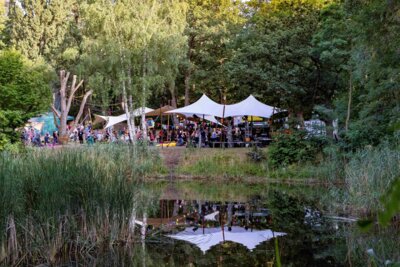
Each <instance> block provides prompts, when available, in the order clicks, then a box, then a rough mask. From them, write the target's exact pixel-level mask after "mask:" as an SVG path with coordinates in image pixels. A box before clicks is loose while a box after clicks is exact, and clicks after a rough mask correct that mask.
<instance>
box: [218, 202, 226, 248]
mask: <svg viewBox="0 0 400 267" xmlns="http://www.w3.org/2000/svg"><path fill="white" fill-rule="evenodd" d="M219 217H220V220H221V228H222V240H223V242H225V231H224V218H223V213H222V207H221V212H220V216H219Z"/></svg>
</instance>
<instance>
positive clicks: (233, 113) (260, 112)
mask: <svg viewBox="0 0 400 267" xmlns="http://www.w3.org/2000/svg"><path fill="white" fill-rule="evenodd" d="M276 111H277V108H275V107H271V106H268V105H266V104H264V103H261V102H260V101H258V100H257V99H256V98H255V97H254V96H253V95H250V96H249V97H248V98H246V99H245V100H243V101H241V102H239V103H237V104H232V105H226V106H225V117H237V116H257V117H262V118H269V117H271V116H272V115H273V114H274V112H276Z"/></svg>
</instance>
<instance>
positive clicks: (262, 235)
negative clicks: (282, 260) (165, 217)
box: [168, 226, 285, 253]
mask: <svg viewBox="0 0 400 267" xmlns="http://www.w3.org/2000/svg"><path fill="white" fill-rule="evenodd" d="M192 229H193V228H190V227H188V228H186V229H185V230H184V231H183V232H180V233H178V234H176V235H168V237H171V238H174V239H178V240H183V241H187V242H190V243H192V244H195V245H196V246H198V247H199V248H200V249H201V251H203V253H205V252H206V251H207V250H209V249H210V248H211V247H212V246H215V245H217V244H219V243H221V242H223V236H222V230H221V228H220V227H216V228H205V229H204V231H205V233H204V234H203V230H202V229H198V230H197V231H196V232H194V231H193V230H192ZM224 235H225V241H232V242H235V243H239V244H242V245H244V246H246V247H247V248H248V249H249V250H253V249H254V248H255V247H256V246H257V245H258V244H260V243H261V242H264V241H266V240H269V239H271V238H273V236H274V235H275V236H282V235H285V233H278V232H275V233H274V235H273V234H272V231H271V230H253V231H251V230H247V231H246V230H245V229H244V228H242V227H238V226H233V227H232V231H227V228H226V227H225V229H224Z"/></svg>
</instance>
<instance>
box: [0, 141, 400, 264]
mask: <svg viewBox="0 0 400 267" xmlns="http://www.w3.org/2000/svg"><path fill="white" fill-rule="evenodd" d="M397 148H398V146H393V145H392V146H389V145H385V146H381V147H379V148H367V149H366V150H363V151H359V152H356V153H354V154H353V155H352V156H351V158H350V159H349V160H348V161H347V162H346V165H342V168H343V171H342V172H341V173H342V174H343V176H342V177H338V176H333V175H332V176H327V177H324V176H321V174H326V175H329V172H330V171H332V170H335V172H334V174H335V175H337V170H336V168H338V164H339V163H338V162H335V161H332V160H330V161H329V164H327V163H326V162H324V161H320V163H319V164H317V163H315V162H314V163H311V162H310V163H296V164H294V165H293V166H288V167H286V169H281V168H270V169H268V168H269V167H265V166H266V165H267V164H268V163H267V161H268V149H269V148H267V149H262V150H258V151H253V149H214V150H213V149H184V150H181V151H182V153H183V154H181V155H177V158H176V160H177V161H178V162H172V163H171V166H173V167H172V168H173V170H170V174H169V175H168V166H166V165H165V162H163V157H165V156H166V155H168V151H169V150H168V149H164V151H161V150H160V149H156V148H148V147H146V146H143V145H134V146H133V145H114V146H110V145H95V146H85V147H79V148H76V147H62V148H60V149H27V150H25V151H22V152H19V153H10V152H2V154H1V157H0V218H1V220H0V229H1V231H2V235H0V265H1V264H14V265H21V264H22V265H26V264H40V263H47V264H50V265H52V264H53V265H57V264H61V263H63V262H69V261H71V260H72V261H75V260H77V261H83V262H84V261H85V260H87V259H89V258H91V257H93V256H94V255H97V254H98V253H101V251H106V250H107V249H109V248H117V247H120V246H122V247H124V246H126V245H129V244H131V245H133V244H134V243H136V242H138V241H139V240H141V239H140V234H139V231H136V233H135V230H134V229H135V227H133V228H132V226H131V221H132V218H143V217H146V216H148V217H151V216H154V215H155V214H156V213H157V207H156V206H154V205H156V204H154V203H158V199H159V197H160V195H161V194H162V190H163V188H165V186H166V185H168V184H171V181H172V182H173V183H172V184H175V185H177V186H178V187H181V189H182V188H186V189H185V190H187V189H190V190H189V191H187V192H188V193H187V194H189V195H191V196H193V193H191V192H198V193H197V194H200V195H201V194H203V195H204V196H203V197H204V198H206V196H209V197H210V196H211V197H212V196H221V197H222V196H225V197H226V196H227V195H226V194H228V195H229V196H231V195H232V194H234V195H240V194H242V193H243V192H245V191H246V190H250V192H252V190H255V191H254V193H255V194H262V192H267V193H268V192H272V191H273V190H274V188H275V190H276V188H278V191H282V192H291V191H293V192H295V191H296V189H297V191H299V190H300V191H301V192H297V193H289V195H290V194H294V195H295V194H300V195H302V197H301V199H303V198H306V199H309V200H308V201H310V199H312V201H314V202H315V201H316V200H317V199H320V200H321V201H323V202H321V203H320V204H319V205H320V206H321V205H322V206H324V207H325V208H326V210H328V211H331V213H332V214H342V215H344V216H349V215H352V216H359V215H366V214H367V215H368V214H369V215H373V214H376V213H377V212H378V211H379V210H380V209H382V206H381V204H380V196H381V195H382V194H384V193H385V192H386V190H387V188H388V186H389V185H390V182H391V181H393V180H394V179H395V178H396V175H398V174H399V172H400V167H399V166H400V164H399V163H400V152H399V151H400V150H398V149H397ZM173 150H174V149H171V150H170V151H173ZM249 152H254V153H262V154H263V157H262V159H261V160H256V161H254V162H253V159H254V157H253V156H252V155H251V154H249ZM329 157H330V156H328V158H329ZM169 160H171V159H169ZM164 161H165V159H164ZM312 164H314V167H313V168H311V169H310V166H312ZM245 166H247V167H245ZM260 166H264V167H261V170H257V168H260ZM321 166H322V167H321ZM169 168H171V167H169ZM318 168H321V169H322V170H318ZM267 170H268V171H269V173H272V174H273V176H272V177H274V178H270V179H267V178H265V176H259V177H258V178H254V176H248V175H250V174H253V175H254V174H259V175H263V174H266V173H267ZM201 173H203V174H204V175H203V176H199V174H201ZM310 173H319V174H320V176H319V177H318V178H314V179H309V178H305V177H306V175H305V174H310ZM175 174H176V177H175V176H173V177H172V176H171V175H175ZM281 174H282V178H278V176H279V175H281ZM283 174H286V175H287V176H286V177H285V175H283ZM289 174H290V175H297V176H295V177H296V178H294V179H289V178H288V175H289ZM199 177H203V179H199ZM275 177H276V178H275ZM171 179H172V180H171ZM340 179H342V180H340ZM339 181H341V183H340V185H338V184H337V183H338V182H339ZM272 183H274V184H272ZM268 184H271V185H268ZM213 185H215V186H213ZM309 185H311V186H309ZM321 185H323V186H321ZM231 187H233V188H234V189H232V190H233V191H231V190H227V189H228V188H231ZM279 188H281V189H279ZM290 188H291V189H290ZM307 188H309V189H307ZM315 188H319V189H318V190H314V189H315ZM224 189H225V190H224ZM322 189H323V191H322ZM185 190H183V192H184V191H185ZM271 190H272V191H271ZM181 191H182V190H181ZM232 192H233V193H232ZM235 192H236V193H235ZM268 194H269V193H268ZM305 203H306V202H305ZM322 203H323V204H322ZM360 240H368V242H369V244H370V241H371V239H370V237H368V236H363V237H354V240H353V241H354V242H361V241H360ZM390 240H392V241H393V242H395V241H394V240H393V239H390ZM392 241H391V242H392ZM361 243H362V242H361ZM361 243H358V245H357V249H360V246H362V244H361ZM353 246H356V245H355V244H353ZM360 251H362V250H360ZM360 251H359V253H361V252H360Z"/></svg>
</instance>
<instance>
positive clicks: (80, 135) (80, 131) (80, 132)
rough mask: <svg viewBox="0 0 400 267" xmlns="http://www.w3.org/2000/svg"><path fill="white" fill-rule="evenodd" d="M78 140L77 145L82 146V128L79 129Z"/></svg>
mask: <svg viewBox="0 0 400 267" xmlns="http://www.w3.org/2000/svg"><path fill="white" fill-rule="evenodd" d="M78 139H79V143H80V144H83V129H82V128H79V131H78Z"/></svg>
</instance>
